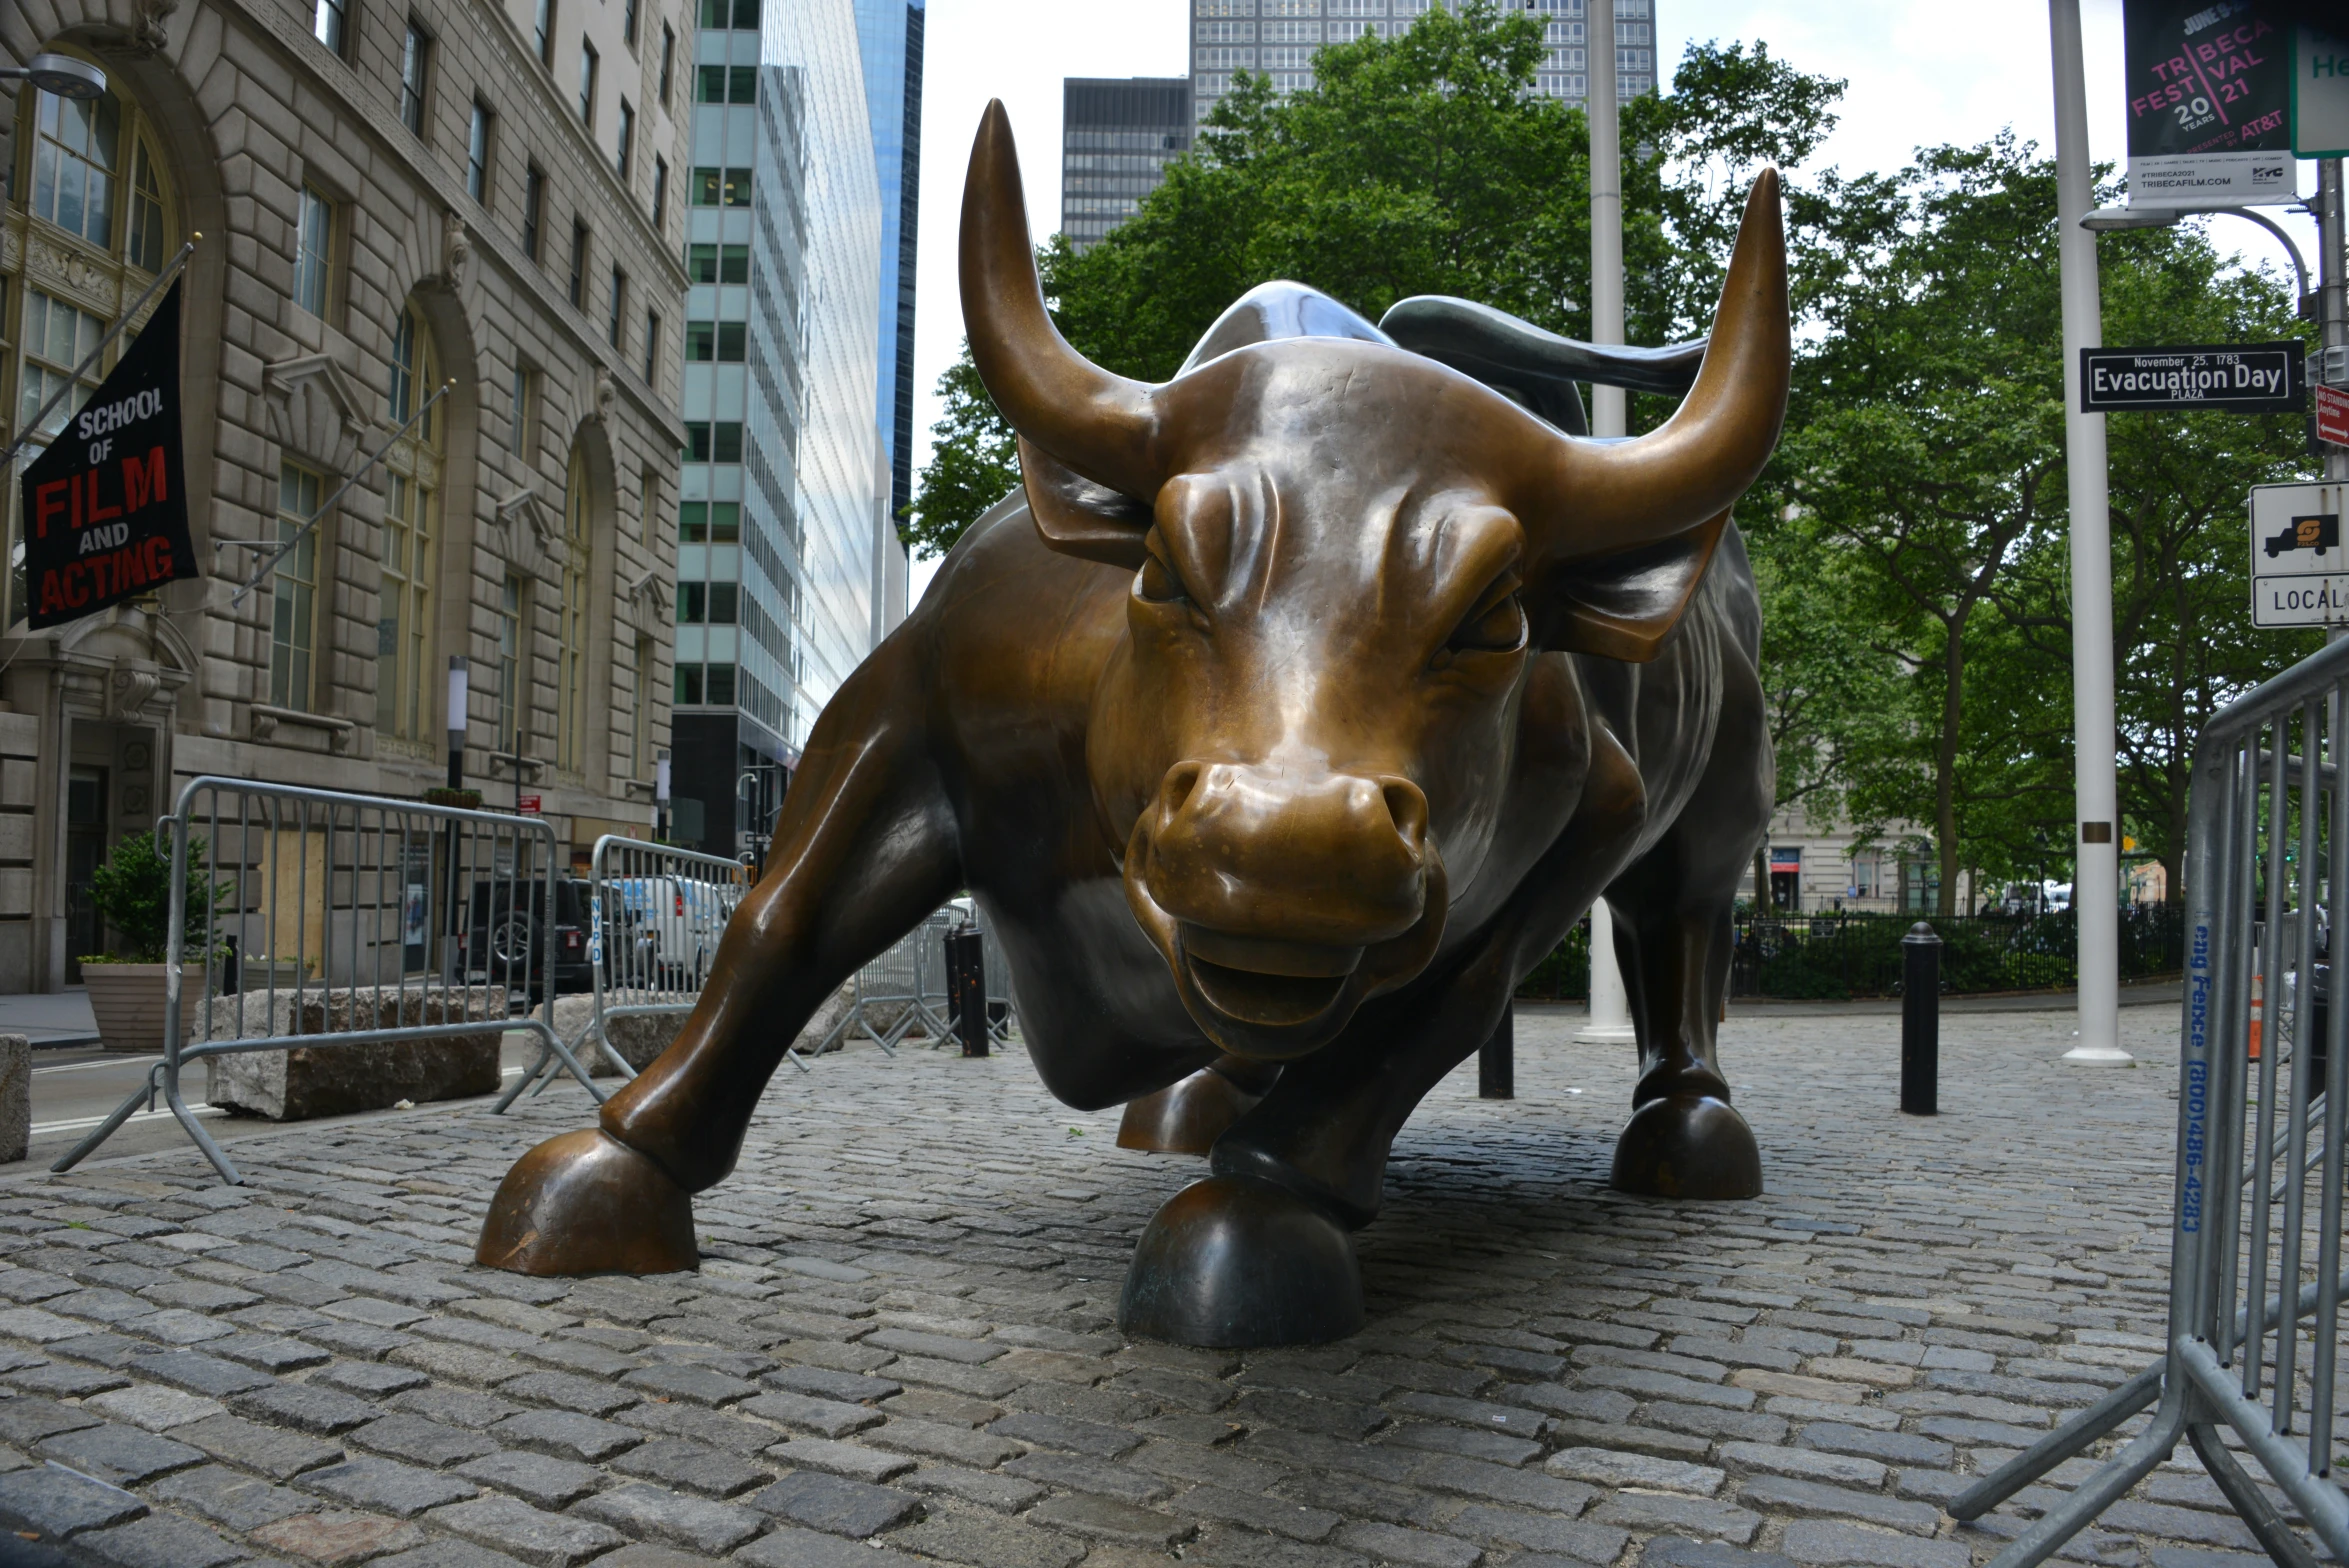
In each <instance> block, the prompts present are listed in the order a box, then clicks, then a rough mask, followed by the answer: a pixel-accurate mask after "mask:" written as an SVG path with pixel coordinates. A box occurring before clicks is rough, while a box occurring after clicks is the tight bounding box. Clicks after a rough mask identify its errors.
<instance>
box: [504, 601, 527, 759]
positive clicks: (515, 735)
mask: <svg viewBox="0 0 2349 1568" xmlns="http://www.w3.org/2000/svg"><path fill="white" fill-rule="evenodd" d="M529 609H530V591H529V588H528V586H527V585H526V584H525V583H524V582H523V581H522V579H521V577H520V576H519V575H518V574H516V573H514V572H508V573H507V574H506V580H505V583H504V585H503V587H501V589H500V590H499V592H498V750H500V751H502V752H505V753H506V754H507V755H508V756H514V755H517V754H519V753H520V752H521V750H522V742H523V740H524V739H525V738H527V736H528V734H529V729H530V726H529V723H528V716H529V712H530V687H529V668H528V666H527V665H526V664H524V662H523V659H524V654H525V650H526V648H527V646H528V645H527V644H526V643H525V642H524V641H523V633H524V631H525V630H526V629H527V628H528V626H529V624H530V622H529Z"/></svg>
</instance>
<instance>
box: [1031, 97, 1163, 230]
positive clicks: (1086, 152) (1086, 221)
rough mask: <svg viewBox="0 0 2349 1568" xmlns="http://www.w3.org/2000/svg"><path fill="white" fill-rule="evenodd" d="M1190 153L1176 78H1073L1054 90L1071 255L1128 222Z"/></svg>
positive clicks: (1063, 219)
mask: <svg viewBox="0 0 2349 1568" xmlns="http://www.w3.org/2000/svg"><path fill="white" fill-rule="evenodd" d="M1190 150H1191V83H1190V81H1189V79H1188V78H1186V77H1181V76H1137V77H1133V78H1130V79H1125V80H1118V79H1114V78H1100V77H1089V76H1072V77H1069V78H1068V79H1067V80H1066V81H1064V82H1062V83H1061V88H1060V232H1061V233H1063V234H1065V235H1067V236H1068V237H1069V242H1070V243H1071V244H1073V245H1074V246H1075V247H1076V248H1077V249H1078V250H1084V249H1086V248H1087V247H1089V246H1090V245H1092V244H1093V243H1094V242H1095V241H1096V240H1098V239H1100V238H1101V236H1102V235H1104V234H1107V233H1108V232H1109V231H1110V230H1111V229H1114V228H1116V227H1117V226H1118V225H1119V224H1121V223H1123V222H1125V220H1126V219H1128V218H1130V217H1132V216H1133V215H1134V213H1135V212H1136V211H1137V210H1138V209H1139V208H1140V207H1141V205H1142V198H1143V197H1145V196H1147V195H1149V194H1150V193H1151V192H1152V191H1154V190H1156V189H1157V188H1158V182H1159V181H1160V180H1162V179H1164V178H1165V177H1166V166H1167V165H1168V164H1170V163H1172V162H1174V160H1175V159H1177V158H1180V157H1181V156H1182V155H1183V154H1184V153H1186V152H1189V151H1190Z"/></svg>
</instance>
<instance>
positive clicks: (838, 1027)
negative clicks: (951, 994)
mask: <svg viewBox="0 0 2349 1568" xmlns="http://www.w3.org/2000/svg"><path fill="white" fill-rule="evenodd" d="M953 924H954V919H953V916H952V915H951V914H950V913H949V912H948V911H946V910H943V909H942V910H939V911H938V912H937V913H935V914H932V915H928V916H925V917H924V918H923V920H922V923H921V924H920V925H918V926H915V927H914V928H913V929H912V930H911V931H908V932H907V933H906V934H905V935H904V936H902V937H899V938H898V939H897V940H896V941H895V942H893V943H891V944H890V946H889V947H888V949H887V950H886V951H884V952H883V953H882V954H881V956H880V957H878V958H876V959H874V960H873V961H872V962H871V963H869V964H866V965H865V966H864V967H863V968H862V969H860V970H858V971H857V974H856V999H855V1001H854V1002H852V1003H851V1004H850V1005H849V1009H848V1011H847V1012H846V1013H845V1014H844V1015H842V1017H841V1019H840V1022H839V1023H837V1024H835V1025H833V1026H832V1032H831V1033H829V1034H827V1035H825V1036H824V1040H823V1043H822V1044H821V1045H819V1046H818V1047H817V1048H816V1054H817V1055H819V1056H821V1055H823V1054H824V1053H825V1052H827V1051H830V1050H833V1049H835V1048H836V1047H838V1046H842V1045H845V1044H847V1043H848V1042H849V1041H850V1040H852V1039H859V1038H861V1039H867V1040H870V1041H872V1042H873V1043H874V1044H875V1045H877V1046H879V1047H880V1048H881V1049H882V1050H883V1051H885V1052H887V1053H888V1054H889V1055H891V1056H895V1055H896V1054H897V1047H898V1045H899V1043H900V1042H902V1041H903V1040H904V1039H905V1037H906V1036H907V1035H909V1034H911V1033H912V1032H913V1031H914V1029H915V1028H916V1027H919V1028H920V1029H921V1031H922V1034H923V1036H924V1037H925V1038H926V1039H928V1040H929V1042H930V1043H931V1044H932V1045H942V1044H944V1043H945V1041H946V1039H947V1035H948V1030H947V1027H946V1020H945V1017H944V1016H943V1011H942V1010H943V1006H944V1003H945V1000H946V946H945V943H946V933H947V931H948V930H949V929H951V928H952V926H953ZM933 1001H935V1002H937V1003H939V1004H940V1005H939V1006H938V1007H933V1006H931V1005H930V1004H931V1003H932V1002H933Z"/></svg>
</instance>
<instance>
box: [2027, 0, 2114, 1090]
mask: <svg viewBox="0 0 2349 1568" xmlns="http://www.w3.org/2000/svg"><path fill="white" fill-rule="evenodd" d="M2047 14H2048V33H2049V37H2050V41H2051V43H2052V45H2053V51H2054V55H2055V166H2056V187H2055V188H2056V198H2055V205H2056V227H2057V253H2058V255H2059V256H2060V257H2061V258H2062V264H2063V333H2064V343H2063V353H2064V467H2065V473H2066V477H2067V478H2068V480H2069V482H2070V487H2071V510H2072V730H2073V744H2072V752H2073V760H2072V788H2073V793H2074V799H2075V804H2074V813H2073V814H2074V816H2075V817H2076V819H2077V824H2078V825H2077V827H2076V828H2075V829H2074V833H2073V851H2074V857H2075V858H2074V863H2073V873H2072V918H2073V919H2074V920H2075V921H2077V922H2078V923H2079V933H2080V1031H2079V1033H2080V1043H2079V1044H2078V1045H2075V1046H2073V1047H2072V1048H2071V1049H2070V1050H2069V1051H2066V1052H2065V1053H2064V1058H2063V1059H2064V1060H2065V1061H2067V1062H2075V1063H2083V1064H2098V1065H2114V1066H2126V1065H2128V1064H2129V1063H2131V1062H2133V1061H2134V1060H2135V1058H2133V1057H2131V1056H2130V1055H2129V1053H2128V1052H2126V1051H2124V1050H2122V1049H2121V1019H2120V1010H2121V999H2120V976H2121V945H2120V944H2121V915H2120V875H2121V859H2120V842H2119V840H2120V833H2119V824H2118V818H2119V810H2118V804H2119V794H2120V789H2119V782H2118V780H2117V779H2116V778H2115V777H2114V761H2113V748H2114V739H2113V736H2114V730H2113V655H2112V520H2111V508H2110V503H2109V501H2108V499H2107V497H2106V493H2105V453H2104V416H2103V415H2102V414H2083V413H2081V412H2080V351H2081V350H2082V349H2084V348H2097V347H2100V346H2101V345H2102V344H2103V342H2104V312H2103V304H2102V300H2101V296H2100V294H2099V291H2098V288H2097V282H2096V236H2095V235H2093V234H2091V233H2089V232H2088V231H2087V230H2086V229H2084V228H2082V227H2080V220H2081V219H2082V218H2084V217H2086V216H2087V215H2088V212H2089V209H2090V208H2091V207H2092V206H2094V205H2095V203H2094V199H2093V195H2092V193H2091V191H2090V189H2089V185H2090V174H2089V167H2088V89H2087V85H2086V82H2085V80H2084V77H2083V73H2082V68H2081V64H2080V0H2048V7H2047Z"/></svg>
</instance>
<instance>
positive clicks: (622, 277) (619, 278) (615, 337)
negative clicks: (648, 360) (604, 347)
mask: <svg viewBox="0 0 2349 1568" xmlns="http://www.w3.org/2000/svg"><path fill="white" fill-rule="evenodd" d="M627 310H628V274H627V273H625V272H622V271H621V270H620V269H619V268H618V267H614V268H613V269H612V306H611V314H610V316H609V317H608V318H607V319H606V320H605V322H604V338H605V341H607V342H609V343H610V344H611V345H612V347H614V348H618V347H619V346H620V318H621V317H622V316H623V315H625V314H626V313H627Z"/></svg>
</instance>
